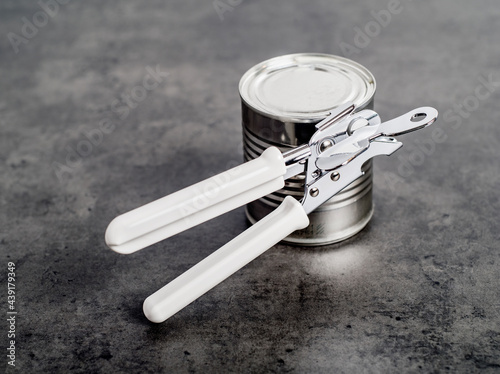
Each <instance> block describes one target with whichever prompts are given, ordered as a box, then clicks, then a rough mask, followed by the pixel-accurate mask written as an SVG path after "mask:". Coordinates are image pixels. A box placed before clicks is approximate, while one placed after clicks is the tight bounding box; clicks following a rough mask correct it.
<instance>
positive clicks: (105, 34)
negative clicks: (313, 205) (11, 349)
mask: <svg viewBox="0 0 500 374" xmlns="http://www.w3.org/2000/svg"><path fill="white" fill-rule="evenodd" d="M222 1H224V2H225V1H226V0H222ZM228 3H229V0H227V2H226V4H228ZM232 3H233V4H234V3H235V2H234V1H233V2H232ZM388 3H389V1H386V0H380V1H367V0H366V1H352V0H349V1H348V0H343V1H335V2H334V1H326V0H323V1H308V2H305V1H304V2H299V1H286V2H285V1H273V2H266V1H263V0H246V1H244V2H242V4H241V5H237V6H235V7H234V9H232V11H227V12H226V13H224V15H223V16H224V19H223V21H221V19H220V18H219V16H218V14H217V12H216V11H215V9H214V7H213V3H212V1H210V0H208V1H204V2H201V1H169V2H166V1H165V2H161V1H155V2H138V1H136V2H133V1H108V2H105V4H101V2H99V1H85V2H83V1H81V2H71V3H69V4H68V5H61V6H60V7H59V9H58V10H57V12H55V13H56V14H54V16H53V17H51V18H50V19H49V20H48V21H47V24H46V25H45V26H42V27H40V28H39V30H38V32H37V34H36V35H34V36H33V37H32V38H30V39H28V38H26V40H25V42H27V43H23V42H20V43H21V44H20V45H19V51H18V53H15V52H14V48H13V47H12V45H11V43H10V42H9V39H8V35H9V33H10V32H12V33H16V34H17V35H19V36H21V35H22V33H21V32H22V30H21V27H22V25H23V21H22V18H23V17H26V18H27V19H29V20H33V17H34V16H35V17H39V19H38V23H39V24H40V23H42V24H43V21H44V18H43V15H40V14H38V16H37V15H36V12H39V11H40V10H41V8H40V6H39V5H37V3H36V2H34V1H33V2H28V1H14V0H12V1H2V4H1V5H0V7H1V11H0V35H1V39H0V72H1V74H0V88H1V91H0V124H1V127H0V129H1V130H0V131H1V138H0V155H1V160H2V162H1V165H0V168H1V169H0V171H1V180H0V198H1V203H0V204H1V213H2V217H1V218H2V222H1V228H0V231H1V253H2V259H3V260H2V261H3V262H2V263H1V264H0V266H1V268H2V270H1V284H2V288H1V289H3V291H2V292H3V293H4V296H3V299H2V300H4V302H3V303H2V304H1V305H2V307H1V308H0V312H2V313H5V312H6V311H7V304H6V302H5V301H6V297H7V296H6V281H7V279H6V276H5V275H6V267H7V261H14V262H15V263H16V269H17V271H16V274H17V282H16V284H17V308H18V311H19V314H18V317H17V318H18V321H17V326H16V327H17V336H16V344H17V345H16V346H17V351H16V352H17V356H16V364H17V366H16V368H15V369H13V370H12V369H8V372H19V373H41V372H47V373H48V372H50V373H65V372H69V371H73V372H77V373H88V372H99V373H112V372H136V373H157V372H166V373H186V372H192V373H195V372H196V373H223V372H255V373H260V372H295V373H331V372H345V373H351V372H367V373H369V372H384V373H385V372H393V373H398V372H446V371H448V370H449V371H451V372H475V371H483V372H485V373H490V372H500V280H499V278H500V277H499V275H500V274H499V273H500V272H499V265H500V254H499V245H498V243H499V229H500V227H499V213H498V211H499V209H500V203H499V190H500V178H499V176H498V172H499V157H500V151H499V147H498V145H499V134H500V130H499V129H500V127H499V113H498V109H497V108H498V101H499V99H500V94H499V93H500V90H498V92H497V91H496V89H497V87H490V88H491V90H492V91H495V92H493V93H490V94H489V95H486V93H487V91H484V89H480V91H479V92H480V94H481V95H482V96H483V98H482V99H481V100H477V101H476V100H475V99H472V95H474V94H475V89H476V87H478V86H479V85H480V83H479V80H478V79H479V77H480V76H481V75H484V76H488V74H493V76H492V78H493V79H496V80H497V81H500V71H499V69H498V68H499V61H500V44H499V40H500V7H499V6H498V2H497V1H496V0H489V1H486V0H479V1H474V2H473V1H466V0H461V1H457V0H445V1H439V2H438V1H433V2H431V1H419V2H418V3H417V2H416V1H414V2H409V1H403V3H402V4H403V5H402V6H401V7H400V8H398V10H401V12H400V13H399V14H395V15H393V16H392V19H391V21H390V22H389V24H388V25H387V26H386V27H384V28H380V29H381V30H380V32H379V33H378V34H379V35H376V36H374V37H373V38H372V40H370V43H369V44H368V45H367V46H366V47H364V48H360V50H359V51H357V52H359V53H357V54H353V55H351V56H350V57H351V58H353V59H356V60H357V61H359V62H360V63H362V64H364V65H365V66H367V67H368V68H369V69H370V70H371V71H372V72H373V73H374V75H375V76H376V78H377V80H378V91H377V95H376V109H377V110H378V111H379V113H380V115H381V116H382V118H385V119H388V118H391V117H392V116H396V115H399V114H402V113H404V112H406V111H408V110H410V109H412V108H414V107H417V106H421V105H432V106H435V107H436V108H438V109H439V110H440V112H441V114H442V116H441V119H440V121H439V122H438V124H436V127H439V128H441V129H442V130H443V134H444V135H443V134H441V136H442V137H445V138H446V139H445V141H444V142H441V143H439V144H436V143H434V146H435V147H433V148H435V149H432V147H431V149H430V152H428V153H432V154H431V155H425V156H424V157H423V158H424V160H422V157H420V158H419V157H418V155H417V150H418V148H417V146H418V144H419V142H420V143H423V142H426V143H427V144H429V142H430V141H431V139H432V129H431V128H429V129H426V130H424V131H421V132H419V133H415V134H413V135H412V136H408V137H405V138H404V139H403V140H404V141H405V147H404V148H403V149H402V150H401V151H399V152H398V154H397V156H396V155H395V156H394V157H391V158H380V159H378V160H377V161H376V163H375V173H376V176H375V189H374V200H375V204H376V212H375V216H374V217H373V219H372V221H371V223H370V224H369V225H368V227H367V228H366V229H365V230H363V231H362V232H361V233H360V234H359V235H357V236H356V237H354V238H352V239H350V240H348V241H346V242H344V243H341V244H337V245H330V246H326V247H322V248H316V249H312V248H298V247H289V246H285V245H277V246H276V247H275V248H273V249H271V250H270V251H268V252H267V253H265V254H264V255H262V256H261V257H260V258H258V259H257V260H255V261H254V262H252V263H251V264H249V265H248V266H247V267H245V268H244V269H242V270H241V271H239V272H238V273H237V274H235V275H234V276H232V277H231V278H230V279H228V280H227V281H225V282H223V283H222V284H221V285H220V286H218V287H217V288H215V289H214V290H212V291H211V292H209V293H208V294H206V295H205V296H203V297H202V298H200V299H199V300H197V301H196V302H194V303H193V304H192V305H190V306H189V307H187V308H186V309H184V310H182V311H181V312H180V313H178V314H177V315H175V316H174V317H172V318H171V319H170V320H168V321H167V322H166V323H163V324H159V325H155V324H152V323H149V322H148V321H147V320H146V318H145V317H144V316H143V314H142V309H141V308H142V301H143V300H144V298H145V297H146V296H148V295H149V294H150V293H152V292H153V291H155V290H156V289H158V288H159V287H160V286H162V285H164V284H165V283H167V282H168V281H170V280H172V279H173V278H174V277H175V276H177V275H178V274H180V273H182V272H183V271H185V270H186V269H188V268H189V267H190V266H192V265H194V264H195V263H196V262H198V261H199V260H201V259H202V258H204V257H205V256H207V255H208V254H209V253H211V252H213V251H214V250H215V249H217V248H218V247H220V246H221V245H222V244H224V243H225V242H227V241H228V240H229V239H231V238H232V237H234V236H236V235H237V234H238V233H240V232H241V231H243V230H244V229H245V228H246V227H247V223H246V221H245V217H244V213H243V210H242V209H238V210H235V211H233V212H231V213H228V214H226V215H225V216H223V217H220V218H218V219H215V220H213V221H211V222H208V223H206V224H204V225H201V226H199V227H197V228H195V229H192V230H189V231H188V232H185V233H182V234H180V235H177V236H175V237H173V238H171V239H169V240H167V241H164V242H161V243H159V244H156V245H154V246H153V247H151V248H149V249H148V250H145V251H142V252H138V253H136V254H133V255H130V256H122V255H118V254H116V253H114V252H112V251H110V250H109V249H107V248H106V247H105V245H104V242H103V237H104V231H105V228H106V226H107V224H108V223H109V221H110V220H111V219H112V218H113V217H114V216H116V215H118V214H119V213H123V212H125V211H128V210H129V209H132V208H134V207H137V206H139V205H141V204H144V203H146V202H149V201H151V200H152V199H155V198H158V197H160V196H163V195H165V194H167V193H170V192H173V191H175V190H178V189H179V188H181V187H183V186H187V185H189V184H192V183H194V182H196V181H199V180H201V179H203V178H206V177H208V176H210V175H212V174H214V173H216V172H219V171H222V170H224V169H225V168H226V166H227V165H228V161H234V160H236V161H239V160H241V157H242V156H241V129H240V119H239V117H240V108H239V98H238V91H237V86H238V81H239V78H240V76H241V75H242V74H243V73H244V72H245V71H246V69H248V68H249V67H251V66H252V65H254V64H256V63H257V62H259V61H262V60H264V59H267V58H270V57H274V56H278V55H281V54H286V53H292V52H305V51H312V52H325V53H333V54H340V55H342V54H344V55H345V54H346V53H345V52H343V51H342V49H341V48H340V43H342V42H343V43H349V44H351V45H354V39H355V35H356V32H355V29H353V27H360V28H364V27H365V26H367V25H368V24H369V22H370V21H372V20H373V19H374V18H373V16H372V15H371V14H370V11H371V10H373V9H375V10H377V11H379V10H382V9H387V7H388ZM370 25H371V26H368V27H373V30H374V31H377V30H376V25H375V26H374V24H373V23H372V24H370ZM11 36H12V34H11ZM157 65H158V66H159V69H160V70H161V71H162V72H167V73H168V76H167V77H164V78H162V82H161V83H160V84H159V85H158V86H157V87H156V88H155V89H154V90H151V91H148V92H147V98H146V99H144V100H143V101H142V102H140V103H139V104H138V105H136V107H135V108H131V109H130V110H129V111H128V113H126V112H125V110H124V109H123V107H121V108H122V109H119V110H118V109H117V108H119V107H120V105H123V104H120V103H119V102H118V103H116V102H115V100H116V99H118V98H120V97H121V95H123V94H130V93H131V92H132V90H134V87H136V86H138V85H141V84H142V80H143V78H144V77H145V76H146V74H147V71H146V67H147V66H151V67H156V66H157ZM137 93H140V92H139V91H138V89H136V94H137ZM486 96H488V97H486ZM464 100H465V101H466V102H467V105H469V110H467V111H466V112H465V113H463V114H462V116H463V117H464V118H463V119H462V118H458V117H451V116H452V114H450V113H448V117H447V119H445V118H444V116H443V115H444V113H446V112H447V111H449V110H453V105H454V104H455V103H461V102H463V101H464ZM114 102H115V104H113V103H114ZM476 104H477V105H476ZM134 106H135V104H134ZM113 107H114V108H115V109H114V111H113ZM116 111H119V112H120V113H115V112H116ZM465 117H467V118H465ZM105 119H108V120H110V121H112V124H113V125H114V129H113V131H111V132H110V133H109V134H105V135H104V137H103V139H102V142H101V143H100V144H99V145H97V146H94V147H93V149H92V150H91V151H90V154H89V155H88V156H86V157H84V158H81V159H77V160H72V161H73V162H74V164H73V166H74V167H72V168H69V169H65V170H66V171H65V172H63V173H62V174H61V179H59V178H58V177H57V176H56V172H55V170H56V166H54V165H58V164H54V162H56V163H60V164H61V165H62V164H63V163H65V162H66V161H65V158H66V157H67V155H68V147H69V148H70V149H76V148H77V147H78V146H79V144H83V143H82V141H83V140H85V136H84V135H83V134H84V133H85V132H89V131H92V130H95V129H98V128H99V124H100V123H101V122H102V121H103V120H105ZM81 147H82V146H81ZM82 149H83V148H82ZM412 154H413V156H412ZM410 160H411V161H412V162H413V163H414V164H419V165H416V166H412V167H411V170H409V168H408V163H409V162H410ZM70 162H71V160H70ZM422 163H423V164H422ZM405 165H406V166H405ZM6 329H7V325H6V322H4V325H3V328H2V329H1V330H2V331H4V332H3V333H2V336H1V337H0V341H2V349H3V350H4V352H5V344H6V341H7V337H6V331H7V330H6ZM2 357H4V358H3V361H2V365H4V364H5V365H6V360H7V359H6V357H5V355H2Z"/></svg>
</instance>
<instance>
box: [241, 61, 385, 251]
mask: <svg viewBox="0 0 500 374" xmlns="http://www.w3.org/2000/svg"><path fill="white" fill-rule="evenodd" d="M375 89H376V83H375V79H374V77H373V75H372V74H371V73H370V72H369V71H368V70H367V69H366V68H364V67H363V66H362V65H360V64H358V63H356V62H354V61H351V60H348V59H346V58H343V57H338V56H333V55H326V54H310V53H302V54H293V55H286V56H280V57H276V58H273V59H270V60H267V61H264V62H262V63H260V64H258V65H255V66H254V67H252V68H251V69H250V70H248V71H247V72H246V73H245V74H244V75H243V77H242V78H241V80H240V85H239V90H240V97H241V102H242V125H243V151H244V157H245V161H249V160H251V159H254V158H256V157H258V156H259V155H260V154H261V153H262V152H263V151H264V150H265V149H266V148H268V147H270V146H276V147H278V148H279V149H280V150H281V151H283V152H284V151H288V150H290V149H292V148H294V147H297V146H299V145H301V144H305V143H308V142H309V139H310V138H311V136H312V134H314V132H315V131H316V128H315V125H316V124H317V123H318V122H320V121H321V120H322V119H324V118H325V117H326V116H327V115H328V114H329V113H330V112H331V110H332V109H335V108H336V107H338V106H340V105H342V104H345V103H347V102H353V103H354V104H356V106H357V110H361V109H365V108H366V109H373V98H374V94H375ZM363 168H364V170H365V174H364V175H363V176H362V177H361V178H359V179H358V180H357V181H355V182H354V183H352V184H351V185H350V186H348V187H347V188H346V189H344V190H343V191H342V192H340V193H339V194H337V195H336V196H334V197H333V198H331V199H330V200H328V202H326V203H325V204H323V205H322V206H321V207H319V208H318V209H316V210H315V211H314V212H312V213H311V214H309V219H310V225H309V226H308V227H306V228H305V229H303V230H299V231H296V232H294V233H293V234H291V235H290V236H288V237H287V238H286V239H285V240H284V241H285V242H288V243H294V244H300V245H306V246H307V245H310V246H315V245H324V244H329V243H334V242H338V241H341V240H344V239H347V238H349V237H351V236H352V235H355V234H356V233H358V232H359V231H360V230H361V229H363V227H365V226H366V224H367V223H368V222H369V220H370V218H371V217H372V214H373V202H372V174H373V170H372V162H371V161H369V162H367V163H366V164H365V165H364V166H363ZM303 189H304V176H303V175H298V176H296V177H293V178H290V179H288V180H287V181H285V187H284V188H283V189H281V190H279V191H276V192H275V193H272V194H270V195H268V196H265V197H263V198H261V199H258V200H256V201H253V202H251V203H250V204H248V205H247V207H246V214H247V217H248V219H249V220H250V222H252V223H255V222H256V221H259V220H260V219H261V218H263V217H264V216H266V215H267V214H269V213H270V212H271V211H273V210H274V209H275V208H276V207H277V206H278V205H279V204H280V203H281V202H282V201H283V199H284V198H285V197H286V196H287V195H291V196H293V197H295V198H297V199H299V200H300V199H301V198H302V196H303Z"/></svg>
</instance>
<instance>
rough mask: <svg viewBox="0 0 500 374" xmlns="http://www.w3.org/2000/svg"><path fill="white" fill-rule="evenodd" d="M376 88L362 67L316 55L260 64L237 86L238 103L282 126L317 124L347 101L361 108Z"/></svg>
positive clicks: (353, 63) (371, 77) (325, 55)
mask: <svg viewBox="0 0 500 374" xmlns="http://www.w3.org/2000/svg"><path fill="white" fill-rule="evenodd" d="M375 88H376V84H375V78H374V77H373V75H372V74H371V73H370V71H369V70H368V69H366V68H365V67H363V66H362V65H360V64H358V63H356V62H354V61H352V60H349V59H347V58H344V57H339V56H334V55H328V54H318V53H298V54H291V55H285V56H280V57H275V58H272V59H270V60H267V61H264V62H261V63H260V64H258V65H255V66H254V67H252V68H251V69H250V70H248V71H247V72H246V73H245V74H244V75H243V77H242V78H241V80H240V85H239V90H240V96H241V99H242V100H243V101H244V102H245V103H246V104H247V105H248V106H249V107H251V108H252V109H254V110H255V111H257V112H259V113H261V114H263V115H265V116H268V117H272V118H276V119H279V120H281V121H285V122H288V121H292V122H317V121H318V120H321V119H323V118H324V117H326V116H327V115H328V114H329V113H330V111H331V110H332V109H334V108H336V107H338V106H339V105H342V104H344V103H346V102H353V103H354V104H356V106H357V107H358V108H360V107H361V108H362V107H364V106H365V105H367V104H368V103H369V102H370V101H371V99H372V97H373V95H374V94H375Z"/></svg>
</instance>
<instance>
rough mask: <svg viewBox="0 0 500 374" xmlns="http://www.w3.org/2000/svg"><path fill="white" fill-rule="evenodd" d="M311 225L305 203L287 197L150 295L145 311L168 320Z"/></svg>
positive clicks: (154, 319) (150, 316)
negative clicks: (287, 238) (269, 250)
mask: <svg viewBox="0 0 500 374" xmlns="http://www.w3.org/2000/svg"><path fill="white" fill-rule="evenodd" d="M308 224H309V218H308V217H307V214H306V213H305V211H304V209H303V208H302V205H301V204H300V203H299V202H298V201H297V200H295V199H294V198H293V197H290V196H287V197H286V198H285V199H284V200H283V202H282V203H281V205H280V206H279V207H278V208H277V209H276V210H274V211H273V212H271V213H270V214H269V215H267V216H266V217H264V218H263V219H261V220H260V221H259V222H257V223H256V224H255V225H253V226H252V227H250V228H249V229H248V230H246V231H244V232H243V233H241V234H240V235H239V236H237V237H236V238H234V239H233V240H231V241H230V242H229V243H227V244H226V245H224V246H223V247H221V248H220V249H219V250H217V251H216V252H214V253H212V254H211V255H210V256H208V257H207V258H205V259H204V260H203V261H201V262H200V263H198V264H197V265H195V266H193V267H192V268H191V269H189V270H188V271H186V272H185V273H184V274H182V275H180V276H179V277H177V278H176V279H174V280H173V281H172V282H170V283H169V284H167V285H166V286H165V287H163V288H161V289H160V290H158V291H156V292H155V293H154V294H152V295H151V296H149V297H148V298H147V299H146V300H145V301H144V306H143V310H144V314H145V315H146V317H147V318H148V319H149V320H150V321H151V322H156V323H160V322H163V321H165V320H166V319H168V318H169V317H171V316H172V315H174V314H175V313H177V312H178V311H179V310H181V309H182V308H184V307H185V306H186V305H188V304H190V303H191V302H193V301H194V300H196V299H197V298H198V297H200V296H201V295H203V294H204V293H205V292H207V291H209V290H210V289H212V288H213V287H215V286H216V285H217V284H219V283H220V282H222V281H223V280H224V279H226V278H227V277H229V276H230V275H231V274H233V273H235V272H236V271H237V270H239V269H241V268H242V267H243V266H245V265H246V264H248V263H249V262H250V261H252V260H254V259H255V258H256V257H258V256H260V255H261V254H262V253H264V252H265V251H267V250H268V249H269V248H271V247H272V246H273V245H275V244H276V243H278V242H279V241H280V240H282V239H283V238H285V237H286V236H288V235H289V234H291V233H292V232H294V231H295V230H299V229H303V228H305V227H307V225H308Z"/></svg>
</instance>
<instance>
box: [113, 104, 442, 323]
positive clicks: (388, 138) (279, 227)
mask: <svg viewBox="0 0 500 374" xmlns="http://www.w3.org/2000/svg"><path fill="white" fill-rule="evenodd" d="M355 109H356V108H355V105H354V104H350V103H349V104H345V105H343V106H341V107H338V108H337V109H335V110H334V111H332V112H331V114H330V115H329V116H328V117H326V118H325V119H324V120H323V121H321V122H319V123H318V124H317V125H316V129H317V130H316V132H315V133H314V134H313V136H312V137H311V139H310V141H309V143H308V144H304V145H302V146H299V147H297V148H294V149H292V150H290V151H287V152H285V153H281V151H280V150H279V149H278V148H276V147H269V148H267V149H266V150H265V151H264V152H263V153H262V154H261V155H260V156H259V157H258V158H256V159H254V160H251V161H248V162H246V163H244V164H242V165H240V166H237V167H235V168H233V169H230V170H228V171H225V172H223V173H221V174H218V175H216V176H213V177H211V178H209V179H206V180H205V181H202V182H199V183H197V184H194V185H192V186H190V187H187V188H184V189H182V190H180V191H178V192H175V193H173V194H171V195H168V196H165V197H163V198H161V199H158V200H156V201H153V202H151V203H149V204H146V205H144V206H141V207H139V208H137V209H134V210H132V211H130V212H128V213H125V214H122V215H120V216H118V217H116V218H115V219H114V220H113V221H112V222H111V223H110V224H109V226H108V228H107V230H106V235H105V239H106V244H107V245H108V246H109V247H110V248H111V249H112V250H114V251H116V252H118V253H122V254H130V253H133V252H136V251H138V250H140V249H142V248H145V247H147V246H150V245H152V244H154V243H157V242H159V241H161V240H163V239H166V238H168V237H170V236H173V235H175V234H178V233H179V232H182V231H184V230H187V229H189V228H191V227H193V226H196V225H198V224H200V223H202V222H205V221H208V220H210V219H212V218H214V217H217V216H219V215H221V214H223V213H226V212H228V211H230V210H233V209H235V208H237V207H239V206H242V205H245V204H247V203H249V202H251V201H253V200H256V199H258V198H260V197H263V196H265V195H267V194H270V193H272V192H274V191H276V190H279V189H281V188H283V187H284V185H285V180H286V179H288V178H290V177H292V176H295V175H298V174H301V173H304V174H305V183H304V197H303V198H302V199H301V200H300V201H297V200H296V199H294V198H293V197H291V196H287V197H285V199H284V200H283V202H282V203H281V204H280V205H279V206H278V208H276V209H275V210H274V211H273V212H271V213H270V214H268V215H267V216H266V217H264V218H263V219H261V220H260V221H258V222H257V223H256V224H254V225H253V226H251V227H250V228H248V229H247V230H246V231H244V232H243V233H241V234H240V235H238V236H237V237H236V238H234V239H233V240H231V241H230V242H229V243H227V244H226V245H224V246H222V247H221V248H220V249H218V250H217V251H215V252H214V253H212V254H211V255H210V256H208V257H207V258H205V259H204V260H202V261H201V262H199V263H198V264H197V265H195V266H193V267H192V268H191V269H189V270H188V271H186V272H185V273H183V274H181V275H180V276H179V277H177V278H176V279H174V280H173V281H172V282H170V283H169V284H167V285H166V286H164V287H163V288H161V289H160V290H158V291H156V292H155V293H154V294H152V295H151V296H149V297H148V298H147V299H146V300H145V301H144V305H143V310H144V314H145V315H146V317H147V318H148V319H149V320H150V321H152V322H156V323H159V322H163V321H165V320H166V319H168V318H169V317H171V316H172V315H174V314H175V313H177V312H178V311H179V310H181V309H182V308H184V307H185V306H187V305H188V304H190V303H191V302H193V301H194V300H196V299H197V298H198V297H200V296H202V295H203V294H204V293H206V292H207V291H209V290H210V289H212V288H213V287H215V286H216V285H217V284H219V283H220V282H222V281H223V280H224V279H226V278H227V277H229V276H230V275H232V274H233V273H235V272H236V271H237V270H239V269H241V268H242V267H243V266H245V265H246V264H248V263H249V262H250V261H252V260H254V259H255V258H257V257H258V256H259V255H261V254H262V253H264V252H265V251H267V250H268V249H269V248H270V247H272V246H273V245H275V244H276V243H278V242H279V241H281V240H282V239H284V238H285V237H287V236H288V235H290V234H291V233H292V232H294V231H295V230H299V229H303V228H305V227H307V226H308V225H309V219H308V217H307V215H308V214H309V213H311V212H312V211H313V210H315V209H316V208H317V207H318V206H320V205H321V204H323V203H324V202H326V201H327V200H328V199H330V198H331V197H333V196H335V195H336V194H337V193H339V192H340V191H342V190H343V189H344V188H345V187H347V186H348V185H349V184H351V183H352V182H354V181H355V180H356V179H358V178H359V177H361V176H362V175H363V173H364V172H363V171H362V166H363V164H364V163H365V162H367V161H368V160H370V159H371V158H373V157H375V156H378V155H387V156H389V155H391V154H393V153H394V152H395V151H397V150H398V149H399V148H401V146H402V145H403V144H402V143H401V142H399V141H397V140H396V139H395V138H394V136H398V135H402V134H405V133H408V132H411V131H415V130H418V129H421V128H424V127H427V126H429V125H431V124H432V123H434V121H435V120H436V119H437V116H438V112H437V110H436V109H434V108H431V107H421V108H417V109H414V110H412V111H410V112H408V113H406V114H404V115H402V116H400V117H397V118H395V119H392V120H390V121H387V122H384V123H382V122H381V120H380V117H379V115H378V114H377V113H376V112H374V111H372V110H367V109H365V110H361V111H359V112H356V111H355Z"/></svg>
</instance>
